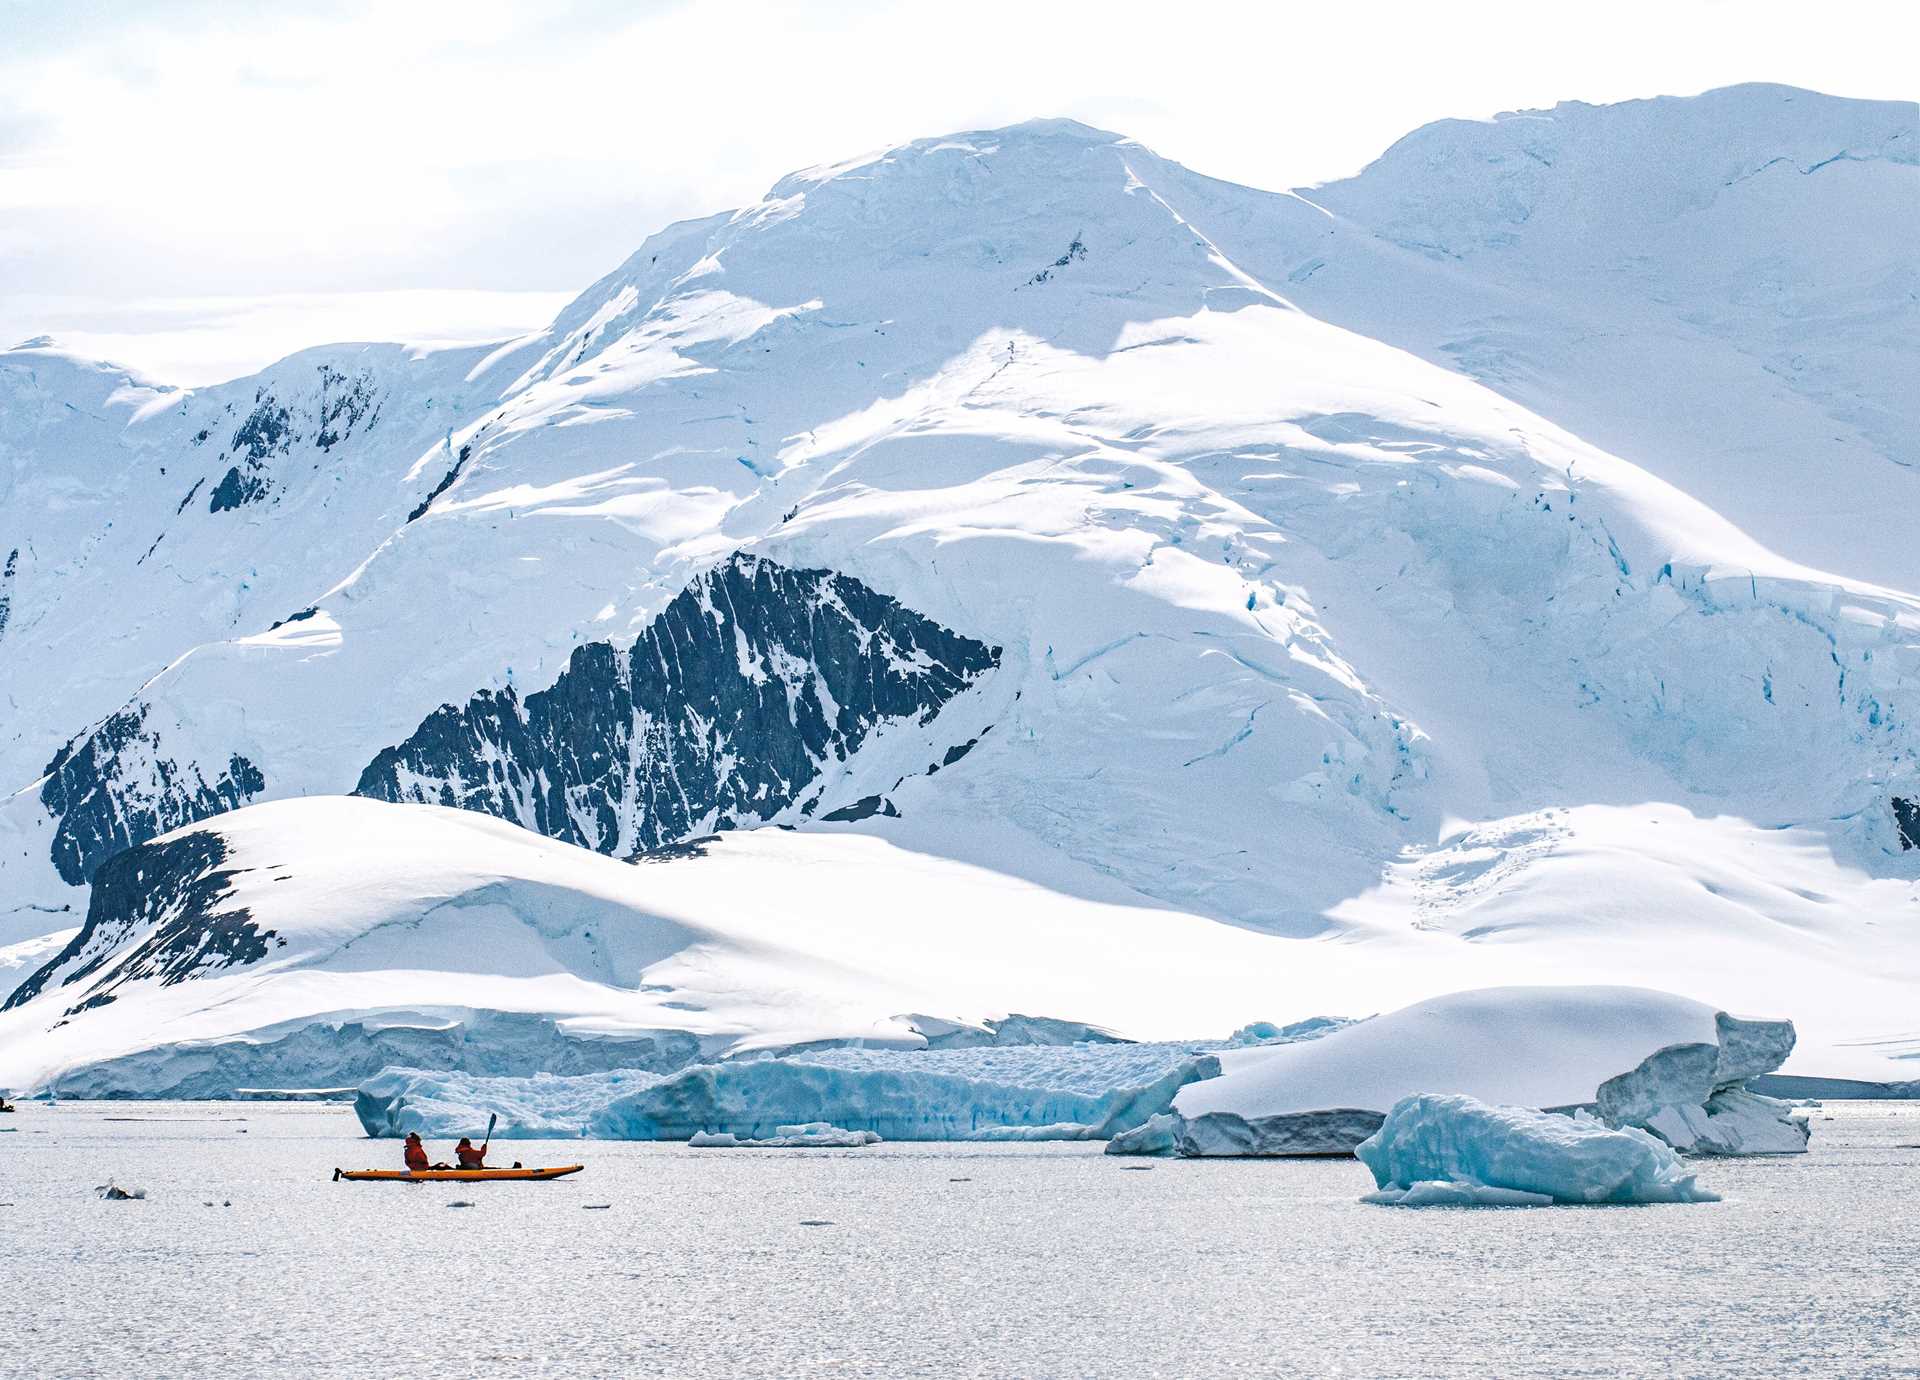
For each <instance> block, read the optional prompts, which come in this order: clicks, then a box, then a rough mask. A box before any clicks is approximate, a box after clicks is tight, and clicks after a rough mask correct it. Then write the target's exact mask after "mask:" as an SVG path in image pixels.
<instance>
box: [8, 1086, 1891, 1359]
mask: <svg viewBox="0 0 1920 1380" xmlns="http://www.w3.org/2000/svg"><path fill="white" fill-rule="evenodd" d="M1814 1116H1815V1118H1816V1119H1815V1122H1814V1126H1815V1130H1816V1138H1815V1141H1814V1147H1815V1148H1814V1151H1813V1153H1812V1154H1810V1155H1808V1156H1806V1157H1804V1158H1795V1159H1791V1160H1768V1161H1748V1162H1709V1163H1707V1164H1706V1165H1705V1166H1704V1168H1703V1179H1704V1180H1705V1181H1706V1182H1708V1183H1710V1184H1711V1185H1712V1186H1713V1187H1715V1188H1716V1189H1718V1190H1720V1191H1721V1192H1723V1193H1724V1194H1725V1195H1726V1199H1727V1200H1726V1201H1725V1202H1724V1203H1719V1204H1714V1205H1709V1206H1690V1207H1654V1208H1603V1209H1580V1208H1549V1209H1519V1210H1515V1209H1505V1210H1486V1209H1480V1210H1460V1209H1438V1210H1431V1209H1430V1210H1424V1211H1407V1210H1401V1209H1391V1208H1377V1207H1367V1206H1364V1205H1362V1204H1360V1203H1358V1202H1356V1201H1355V1199H1356V1198H1357V1197H1358V1195H1359V1194H1360V1193H1361V1192H1362V1191H1364V1190H1365V1189H1367V1188H1369V1187H1370V1186H1371V1180H1370V1179H1369V1178H1368V1176H1367V1173H1366V1171H1365V1170H1364V1169H1363V1168H1362V1167H1361V1166H1360V1165H1359V1164H1358V1163H1356V1162H1353V1161H1345V1162H1331V1161H1328V1162H1318V1161H1312V1162H1272V1161H1269V1162H1265V1163H1260V1162H1239V1163H1236V1162H1231V1161H1191V1162H1150V1164H1151V1167H1150V1168H1147V1169H1145V1170H1144V1171H1142V1170H1140V1169H1136V1168H1131V1167H1130V1166H1133V1165H1138V1164H1140V1163H1141V1162H1140V1161H1132V1160H1125V1159H1119V1158H1113V1157H1107V1156H1103V1155H1101V1154H1099V1153H1098V1147H1091V1148H1089V1147H1084V1146H1064V1147H1063V1146H1004V1145H1002V1146H986V1145H979V1146H970V1145H939V1146H927V1145H897V1146H895V1145H883V1146H877V1147H873V1148H871V1149H867V1150H860V1151H825V1152H822V1151H814V1152H807V1151H753V1150H689V1149H687V1148H685V1147H683V1146H662V1145H629V1144H602V1143H597V1142H579V1141H566V1142H548V1143H536V1142H520V1143H517V1144H513V1145H510V1146H507V1147H506V1149H507V1151H508V1153H507V1155H505V1156H500V1155H498V1154H496V1156H495V1158H496V1159H502V1158H504V1159H509V1160H510V1159H513V1158H519V1159H522V1160H524V1161H526V1162H527V1163H529V1164H536V1163H568V1162H572V1161H575V1160H584V1161H585V1162H586V1164H587V1166H588V1168H587V1171H586V1173H584V1174H581V1175H578V1176H576V1177H574V1178H572V1179H567V1180H561V1181H558V1182H555V1183H550V1184H529V1185H511V1184H493V1185H486V1184H482V1185H432V1186H419V1185H413V1186H403V1185H397V1184H350V1183H333V1182H331V1181H330V1175H331V1172H332V1170H333V1168H334V1167H335V1166H336V1165H338V1166H342V1167H346V1168H353V1167H373V1166H385V1165H388V1164H397V1163H398V1160H399V1148H398V1146H397V1145H396V1144H395V1143H393V1142H371V1141H367V1140H365V1139H363V1138H361V1136H360V1134H359V1128H358V1125H357V1123H356V1122H355V1121H354V1119H353V1116H352V1114H351V1113H350V1112H349V1111H346V1110H344V1109H341V1108H338V1107H318V1106H286V1105H248V1104H239V1105H234V1104H209V1103H164V1104H161V1103H145V1104H126V1103H121V1104H115V1105H104V1104H90V1105H82V1106H73V1105H68V1106H61V1107H57V1108H46V1107H40V1106H28V1107H25V1108H23V1110H22V1111H21V1112H19V1113H18V1114H17V1115H15V1116H11V1117H0V1125H3V1126H6V1127H8V1128H10V1129H8V1130H6V1131H4V1132H0V1204H5V1206H0V1375H5V1376H9V1377H11V1376H23V1377H24V1376H32V1377H63V1376H96V1375H99V1376H115V1377H126V1376H196V1377H198V1376H261V1375H299V1376H336V1375H339V1376H360V1375H368V1376H374V1375H378V1376H397V1377H426V1376H442V1375H485V1376H500V1377H506V1376H527V1375H542V1376H544V1375H558V1376H602V1375H608V1376H612V1375H662V1376H728V1377H733V1376H782V1377H788V1376H814V1375H831V1376H884V1377H896V1376H919V1375H930V1376H996V1377H997V1376H1098V1377H1103V1380H1105V1378H1106V1377H1117V1376H1215V1375H1299V1376H1361V1377H1374V1376H1382V1377H1384V1376H1408V1377H1440V1376H1476V1377H1478V1376H1556V1377H1563V1376H1607V1377H1615V1376H1641V1375H1647V1376H1653V1375H1658V1376H1710V1375H1725V1376H1762V1375H1765V1376H1774V1375H1810V1376H1894V1375H1920V1304H1916V1292H1917V1291H1920V1207H1916V1204H1917V1203H1920V1148H1914V1147H1915V1144H1916V1143H1917V1142H1920V1104H1913V1103H1840V1104H1832V1105H1830V1106H1828V1107H1827V1108H1826V1109H1824V1110H1823V1111H1820V1112H1815V1113H1814ZM1825 1118H1831V1119H1825ZM498 1148H499V1147H496V1149H498ZM436 1149H439V1147H436ZM109 1179H111V1180H113V1181H115V1182H118V1183H120V1184H122V1185H124V1186H133V1187H140V1188H144V1189H146V1190H147V1193H148V1195H149V1196H148V1198H147V1199H146V1201H144V1202H104V1201H101V1200H100V1199H99V1198H98V1197H96V1196H95V1194H94V1185H96V1184H103V1183H106V1182H107V1181H108V1180H109ZM456 1201H469V1202H472V1203H473V1204H474V1206H472V1207H469V1208H454V1207H452V1206H451V1204H453V1203H454V1202H456ZM589 1204H611V1206H610V1207H608V1208H606V1209H604V1210H597V1211H590V1210H588V1205H589ZM807 1223H822V1224H824V1225H806V1224H807Z"/></svg>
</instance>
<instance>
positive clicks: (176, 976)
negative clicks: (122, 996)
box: [0, 830, 279, 1016]
mask: <svg viewBox="0 0 1920 1380" xmlns="http://www.w3.org/2000/svg"><path fill="white" fill-rule="evenodd" d="M226 861H227V845H226V841H225V840H224V839H222V838H221V837H220V836H219V835H218V834H214V833H211V832H207V831H204V830H202V831H195V832H192V833H187V834H182V835H180V836H179V837H178V838H175V839H170V840H167V841H165V842H160V843H145V844H141V845H139V846H138V847H135V848H130V849H128V850H126V851H125V852H123V853H119V854H117V855H116V856H114V857H112V858H110V859H108V861H107V862H106V863H104V864H103V865H102V866H101V868H100V870H99V871H98V872H96V873H95V874H94V878H93V895H92V899H91V900H90V902H89V903H88V906H87V919H86V923H85V924H83V925H82V926H81V927H80V933H79V934H77V935H75V936H74V938H73V941H72V942H71V943H70V944H68V945H67V947H66V948H64V949H62V950H61V951H60V953H59V954H58V955H56V956H55V957H54V959H53V960H52V961H51V962H49V963H48V964H46V966H44V967H43V968H41V969H40V970H39V971H38V972H36V973H35V974H34V975H33V976H32V977H30V978H28V979H27V980H26V981H25V982H23V983H21V984H20V986H19V988H18V989H16V990H15V991H14V993H13V995H12V996H10V997H8V998H7V1000H6V1002H5V1004H4V1006H0V1010H11V1009H12V1008H14V1007H16V1006H24V1005H26V1004H27V1003H28V1002H30V1001H32V1000H33V999H34V998H35V997H37V996H39V995H40V994H41V993H42V992H45V991H49V990H51V989H53V988H56V987H64V988H72V989H73V991H74V1000H73V1002H72V1003H71V1004H70V1005H69V1006H68V1007H67V1009H66V1014H67V1015H68V1016H75V1015H78V1014H79V1013H80V1012H82V1011H86V1010H89V1009H90V1008H93V1007H98V1006H105V1005H106V1004H107V1003H109V1002H111V1001H113V1000H114V996H115V989H117V988H119V987H120V986H121V985H122V984H124V983H129V982H136V981H140V980H142V979H154V980H157V981H158V982H159V983H160V984H161V985H162V986H172V985H173V984H175V983H179V982H185V981H187V980H188V979H190V978H195V977H199V976H201V975H203V974H206V973H209V972H218V971H219V970H221V969H223V968H230V967H234V966H236V965H239V964H246V963H254V962H258V961H259V960H260V959H262V958H264V957H266V955H267V953H268V952H269V951H270V949H271V948H272V947H273V946H274V945H275V944H276V943H278V942H279V939H278V936H277V935H276V934H275V932H274V931H273V930H270V929H262V928H261V927H260V926H258V925H256V924H255V923H254V922H253V917H252V915H251V914H250V913H249V912H248V911H247V909H246V907H244V906H240V905H236V904H232V903H231V902H230V901H229V893H230V892H231V890H232V879H233V876H234V873H233V871H232V869H230V868H227V867H226V866H224V864H225V863H226Z"/></svg>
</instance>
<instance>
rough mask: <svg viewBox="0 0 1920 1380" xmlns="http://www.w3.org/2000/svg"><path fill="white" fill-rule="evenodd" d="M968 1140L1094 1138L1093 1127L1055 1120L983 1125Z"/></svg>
mask: <svg viewBox="0 0 1920 1380" xmlns="http://www.w3.org/2000/svg"><path fill="white" fill-rule="evenodd" d="M967 1139H968V1140H1094V1139H1097V1137H1096V1136H1095V1135H1094V1131H1093V1128H1092V1127H1091V1126H1088V1125H1086V1124H1085V1123H1084V1122H1079V1121H1055V1122H1051V1123H1049V1124H1048V1125H1045V1126H983V1127H981V1128H980V1129H979V1130H978V1131H972V1132H969V1133H968V1135H967Z"/></svg>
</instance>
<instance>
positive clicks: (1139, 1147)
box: [1107, 1112, 1185, 1155]
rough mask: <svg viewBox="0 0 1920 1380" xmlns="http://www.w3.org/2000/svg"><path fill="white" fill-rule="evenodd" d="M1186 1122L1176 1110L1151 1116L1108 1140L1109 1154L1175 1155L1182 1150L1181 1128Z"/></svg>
mask: <svg viewBox="0 0 1920 1380" xmlns="http://www.w3.org/2000/svg"><path fill="white" fill-rule="evenodd" d="M1184 1124H1185V1122H1184V1121H1183V1120H1182V1118H1181V1117H1180V1116H1179V1114H1178V1113H1176V1112H1162V1113H1160V1114H1159V1115H1158V1116H1150V1117H1148V1118H1147V1119H1146V1121H1145V1122H1144V1123H1142V1124H1141V1125H1139V1126H1136V1127H1134V1128H1133V1129H1132V1130H1131V1131H1122V1132H1121V1133H1120V1134H1119V1135H1117V1136H1115V1137H1114V1138H1113V1139H1112V1140H1110V1141H1108V1142H1107V1153H1108V1154H1109V1155H1173V1154H1178V1153H1179V1150H1180V1128H1181V1127H1182V1126H1183V1125H1184Z"/></svg>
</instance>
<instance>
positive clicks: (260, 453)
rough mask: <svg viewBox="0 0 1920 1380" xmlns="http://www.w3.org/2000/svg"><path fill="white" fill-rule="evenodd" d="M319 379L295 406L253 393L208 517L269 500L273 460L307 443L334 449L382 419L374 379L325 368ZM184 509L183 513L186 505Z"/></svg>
mask: <svg viewBox="0 0 1920 1380" xmlns="http://www.w3.org/2000/svg"><path fill="white" fill-rule="evenodd" d="M319 375H320V386H319V388H318V390H317V391H316V392H315V393H314V394H313V395H312V396H311V397H307V398H302V399H298V400H296V401H295V402H293V403H291V404H289V403H285V402H282V401H281V400H280V399H279V398H277V397H276V396H275V395H274V393H273V391H272V390H271V389H269V388H267V387H264V386H262V387H261V388H259V389H257V390H255V392H254V395H253V410H252V411H251V412H249V413H247V415H246V416H245V417H244V418H242V419H241V422H240V425H239V427H238V428H237V429H236V430H235V431H234V433H233V436H232V438H231V439H230V440H229V441H228V443H227V446H228V448H227V450H225V451H223V452H222V453H221V455H220V458H221V459H222V460H225V459H228V458H229V457H231V458H232V460H233V464H232V465H231V466H229V467H228V469H227V472H226V473H225V474H224V475H222V476H221V478H220V482H219V483H218V484H216V485H214V487H213V492H212V494H211V495H210V496H209V497H208V499H207V511H208V512H210V513H224V512H229V511H231V510H233V509H235V508H241V507H244V506H246V505H247V504H249V503H258V502H262V501H263V500H266V499H268V498H271V497H272V496H273V493H274V487H275V485H274V478H273V462H274V460H276V459H277V458H282V457H286V456H289V455H291V454H292V453H293V449H294V447H295V446H298V445H301V444H302V443H304V442H306V441H309V440H311V442H312V443H313V446H314V448H315V449H316V450H320V451H329V450H332V449H333V448H334V447H335V446H337V445H339V444H340V443H341V442H342V441H344V440H346V439H347V438H348V437H349V436H351V435H352V434H353V431H354V428H355V427H361V428H362V429H363V430H364V429H366V428H369V427H372V426H373V424H374V423H375V422H377V421H378V420H379V419H380V394H379V391H378V389H377V388H376V386H375V384H374V381H373V376H372V375H371V374H369V373H367V372H365V371H364V370H363V371H361V372H360V373H358V374H356V375H354V376H352V377H349V376H348V375H346V374H344V373H342V372H341V371H340V370H338V369H335V368H333V367H332V366H331V365H327V364H323V365H321V366H320V368H319ZM208 434H209V433H208V432H206V431H202V432H201V433H200V435H199V436H197V437H196V438H195V444H201V443H202V442H204V440H205V438H206V437H207V435H208ZM191 497H192V495H191V494H189V495H188V498H189V499H190V498H191ZM180 506H181V507H183V508H184V507H185V506H186V502H185V501H183V502H182V503H181V505H180Z"/></svg>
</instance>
